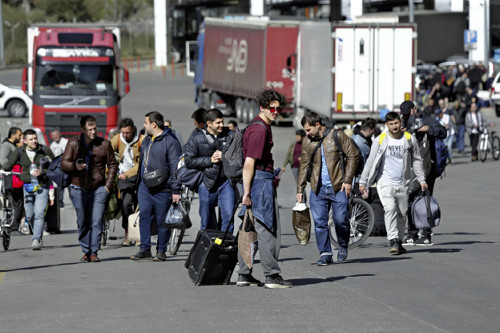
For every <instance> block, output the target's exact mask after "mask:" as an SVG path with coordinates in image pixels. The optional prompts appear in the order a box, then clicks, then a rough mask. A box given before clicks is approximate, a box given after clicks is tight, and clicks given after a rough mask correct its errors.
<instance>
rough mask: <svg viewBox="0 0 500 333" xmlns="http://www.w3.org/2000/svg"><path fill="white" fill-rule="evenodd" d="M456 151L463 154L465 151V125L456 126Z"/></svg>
mask: <svg viewBox="0 0 500 333" xmlns="http://www.w3.org/2000/svg"><path fill="white" fill-rule="evenodd" d="M456 135H457V149H458V151H459V152H463V151H464V150H465V140H464V138H465V125H458V126H457V134H456Z"/></svg>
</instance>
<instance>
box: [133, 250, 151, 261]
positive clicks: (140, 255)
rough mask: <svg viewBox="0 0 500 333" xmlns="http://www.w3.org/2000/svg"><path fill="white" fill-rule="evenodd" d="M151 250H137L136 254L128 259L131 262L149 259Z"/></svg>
mask: <svg viewBox="0 0 500 333" xmlns="http://www.w3.org/2000/svg"><path fill="white" fill-rule="evenodd" d="M151 257H152V255H151V250H139V252H137V253H136V254H134V255H133V256H131V257H130V259H132V260H141V259H151Z"/></svg>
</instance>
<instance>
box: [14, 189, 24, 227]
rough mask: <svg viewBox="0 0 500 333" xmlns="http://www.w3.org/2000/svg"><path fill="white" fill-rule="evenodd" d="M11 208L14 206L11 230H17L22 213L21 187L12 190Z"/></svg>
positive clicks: (22, 196)
mask: <svg viewBox="0 0 500 333" xmlns="http://www.w3.org/2000/svg"><path fill="white" fill-rule="evenodd" d="M12 208H14V221H13V222H12V229H11V230H19V226H20V225H21V224H22V222H21V220H22V218H23V215H24V192H23V188H22V187H21V188H15V189H13V190H12Z"/></svg>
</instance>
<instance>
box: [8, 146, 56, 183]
mask: <svg viewBox="0 0 500 333" xmlns="http://www.w3.org/2000/svg"><path fill="white" fill-rule="evenodd" d="M45 156H47V157H49V158H50V160H47V161H46V163H40V160H41V159H42V157H45ZM53 159H54V154H52V151H51V150H50V148H49V147H47V146H44V145H40V144H39V145H38V147H37V148H36V149H35V158H34V159H33V162H35V164H36V166H37V167H38V168H39V169H40V170H42V174H41V175H40V176H38V182H39V183H40V184H45V183H47V182H48V181H49V179H48V178H47V177H46V174H47V168H48V167H49V164H50V161H52V160H53ZM16 164H19V165H21V168H22V172H21V175H20V176H19V179H21V181H22V182H23V183H30V182H31V174H30V166H31V160H30V158H29V157H28V154H27V153H26V146H24V147H21V148H17V149H16V150H14V151H13V152H12V153H11V154H10V157H9V161H8V162H7V163H5V165H3V168H4V169H5V170H12V168H13V167H14V165H16Z"/></svg>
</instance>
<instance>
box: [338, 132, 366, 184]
mask: <svg viewBox="0 0 500 333" xmlns="http://www.w3.org/2000/svg"><path fill="white" fill-rule="evenodd" d="M333 140H334V141H335V145H337V147H338V148H339V154H340V168H341V169H342V178H344V177H345V165H346V164H347V161H346V159H347V156H346V155H345V154H344V151H343V150H342V146H341V145H340V143H339V138H338V130H335V131H334V132H333ZM349 140H351V143H352V144H353V145H354V146H355V147H356V149H357V150H358V156H359V159H358V165H357V167H356V173H355V174H354V176H356V177H358V176H359V175H361V173H362V172H363V168H364V167H365V161H363V154H361V149H359V147H358V145H357V144H356V142H355V141H354V140H353V139H352V138H349Z"/></svg>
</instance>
